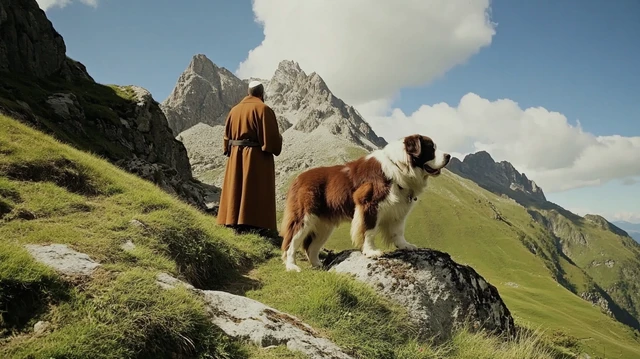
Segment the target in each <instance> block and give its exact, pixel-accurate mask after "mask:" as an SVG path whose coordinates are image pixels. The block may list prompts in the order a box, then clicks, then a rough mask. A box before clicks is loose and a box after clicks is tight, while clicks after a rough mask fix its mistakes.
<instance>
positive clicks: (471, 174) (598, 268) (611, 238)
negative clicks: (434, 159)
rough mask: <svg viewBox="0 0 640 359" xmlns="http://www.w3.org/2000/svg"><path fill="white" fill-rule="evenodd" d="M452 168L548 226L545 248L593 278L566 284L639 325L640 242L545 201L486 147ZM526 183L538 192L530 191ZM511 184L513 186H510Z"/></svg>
mask: <svg viewBox="0 0 640 359" xmlns="http://www.w3.org/2000/svg"><path fill="white" fill-rule="evenodd" d="M450 167H451V168H450V169H451V171H452V172H454V173H456V174H458V175H459V176H461V177H464V178H467V179H470V180H472V181H474V182H476V183H477V184H478V185H479V186H480V187H483V188H484V189H486V190H488V191H490V192H492V193H495V194H497V195H502V196H508V197H510V198H512V199H514V200H515V201H517V202H518V203H520V204H521V205H522V206H524V207H525V208H527V210H528V211H529V213H530V214H531V216H532V217H533V218H534V219H535V220H536V222H538V223H539V224H541V225H542V226H543V227H544V228H545V230H546V232H547V233H546V235H545V237H546V242H547V247H549V248H554V247H555V248H556V249H555V252H556V253H557V255H558V256H559V257H558V258H561V259H562V260H564V261H569V262H572V263H574V264H576V266H577V267H578V268H580V269H581V270H582V271H584V272H585V273H587V274H588V276H589V277H590V278H591V280H590V282H591V283H589V286H588V287H586V288H585V287H580V286H578V287H575V286H573V285H572V284H571V283H568V282H567V281H566V280H564V279H562V278H560V279H561V280H560V281H559V282H560V283H562V284H563V285H565V286H566V287H567V288H568V289H570V290H572V291H573V292H575V293H576V294H578V295H580V296H581V297H583V298H585V299H586V300H589V301H591V302H594V303H597V304H598V305H599V306H602V307H603V308H605V310H606V311H608V312H610V313H611V315H612V316H613V317H615V318H616V319H617V320H619V321H620V322H622V323H624V324H627V325H629V326H631V327H633V328H635V329H639V330H640V244H638V243H636V242H635V241H634V240H633V239H632V238H631V237H629V234H628V233H627V232H625V231H624V230H622V229H620V228H619V227H617V226H616V225H614V224H612V223H610V222H609V221H607V220H606V219H605V218H603V217H601V216H597V215H589V214H588V215H585V216H584V217H581V216H578V215H576V214H574V213H572V212H570V211H568V210H566V209H564V208H562V207H561V206H559V205H557V204H555V203H552V202H550V201H547V200H546V199H545V197H544V195H542V190H541V189H540V188H539V187H537V186H535V185H531V184H530V183H523V182H529V180H528V179H527V178H526V177H525V176H524V174H522V175H521V174H520V173H519V172H518V171H517V170H516V169H515V168H514V167H513V166H512V165H511V164H510V163H509V162H506V161H502V162H500V163H496V162H495V161H494V160H493V159H492V158H491V156H490V155H489V154H488V153H487V152H485V151H479V152H477V153H475V154H472V155H468V156H466V157H465V159H464V161H462V162H461V161H460V160H458V159H454V160H453V161H452V166H450ZM527 185H531V186H533V187H534V188H535V189H536V191H535V192H530V191H529V192H528V191H527V190H526V188H527ZM512 187H513V188H512Z"/></svg>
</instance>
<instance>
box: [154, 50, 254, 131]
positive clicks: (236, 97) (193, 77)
mask: <svg viewBox="0 0 640 359" xmlns="http://www.w3.org/2000/svg"><path fill="white" fill-rule="evenodd" d="M246 94H247V86H246V84H245V83H244V82H243V81H242V80H240V79H238V78H237V77H236V76H235V75H234V74H233V73H231V71H229V70H227V69H226V68H224V67H219V66H217V65H216V64H214V63H213V61H211V60H210V59H209V58H207V56H205V55H203V54H197V55H194V56H193V57H192V59H191V62H190V63H189V65H188V66H187V68H186V69H185V71H184V72H183V73H182V74H181V75H180V77H179V78H178V81H177V83H176V86H175V88H174V89H173V91H172V92H171V94H170V95H169V97H167V98H166V99H165V100H164V101H163V102H162V104H161V107H162V110H163V111H164V113H165V115H166V116H167V120H168V123H169V127H170V128H171V130H172V131H173V134H174V135H175V136H177V135H178V134H179V133H180V132H182V131H184V130H186V129H188V128H190V127H192V126H194V125H196V124H198V123H200V122H202V123H206V124H210V125H221V124H224V121H225V119H226V116H227V114H228V113H229V110H230V109H231V108H232V107H233V106H235V105H236V104H237V103H238V102H239V101H240V100H242V98H243V97H244V96H246Z"/></svg>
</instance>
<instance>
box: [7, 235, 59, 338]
mask: <svg viewBox="0 0 640 359" xmlns="http://www.w3.org/2000/svg"><path fill="white" fill-rule="evenodd" d="M67 291H68V288H67V287H66V285H65V284H64V283H62V282H61V281H60V280H59V279H58V277H57V275H56V273H54V272H53V271H52V270H51V269H49V268H48V267H45V266H44V265H41V264H39V263H37V262H35V261H34V260H33V258H32V257H31V256H30V255H29V253H28V252H27V251H26V250H24V249H23V248H21V247H20V246H18V245H15V244H12V243H10V242H9V241H8V240H6V241H2V242H0V338H2V337H3V336H6V335H10V334H12V333H15V332H19V331H20V330H22V329H24V328H25V327H27V326H28V325H30V324H33V319H34V318H36V317H37V316H39V315H41V314H43V313H44V312H46V310H47V307H48V305H49V304H51V303H55V302H58V301H60V300H64V299H65V298H66V296H67Z"/></svg>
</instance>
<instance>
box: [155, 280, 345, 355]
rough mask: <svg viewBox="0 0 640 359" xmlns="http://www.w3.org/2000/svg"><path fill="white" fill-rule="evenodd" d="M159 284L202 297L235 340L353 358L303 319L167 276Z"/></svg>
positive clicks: (308, 352)
mask: <svg viewBox="0 0 640 359" xmlns="http://www.w3.org/2000/svg"><path fill="white" fill-rule="evenodd" d="M157 282H158V285H160V286H162V287H163V288H166V289H169V288H173V287H175V286H178V285H182V286H185V287H186V288H188V289H190V290H192V291H193V292H195V293H197V294H199V295H200V296H201V297H202V298H203V299H204V301H205V303H206V305H207V310H208V311H209V314H210V316H211V321H212V322H213V323H214V324H215V325H217V326H218V327H219V328H220V329H222V330H223V331H224V332H225V333H226V334H227V335H229V336H230V337H232V338H236V339H240V340H249V341H251V342H252V343H254V344H255V345H257V346H259V347H262V348H265V347H270V346H273V345H286V346H287V348H289V350H291V351H297V352H301V353H304V354H305V355H307V356H308V357H309V358H318V359H323V358H326V359H350V358H351V356H349V355H347V354H346V353H345V352H343V351H342V350H341V349H340V348H339V347H338V346H337V345H335V344H334V343H332V342H331V341H330V340H328V339H326V338H323V337H322V336H320V335H319V334H318V333H317V332H316V330H314V329H313V328H312V327H310V326H309V325H307V324H305V323H303V322H302V321H300V319H298V318H296V317H293V316H291V315H289V314H286V313H283V312H281V311H279V310H277V309H274V308H271V307H269V306H266V305H264V304H262V303H260V302H258V301H255V300H253V299H250V298H247V297H242V296H238V295H234V294H230V293H227V292H221V291H213V290H200V289H196V288H194V287H193V286H191V285H189V284H187V283H184V282H182V281H179V280H177V279H176V278H173V277H171V276H170V275H168V274H165V273H161V274H159V275H158V277H157Z"/></svg>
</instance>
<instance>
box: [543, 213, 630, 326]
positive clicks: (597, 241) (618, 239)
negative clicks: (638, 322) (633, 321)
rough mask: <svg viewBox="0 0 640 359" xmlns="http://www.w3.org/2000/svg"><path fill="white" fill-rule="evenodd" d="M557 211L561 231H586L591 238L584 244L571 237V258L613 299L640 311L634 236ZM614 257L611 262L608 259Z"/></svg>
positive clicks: (569, 244) (569, 246)
mask: <svg viewBox="0 0 640 359" xmlns="http://www.w3.org/2000/svg"><path fill="white" fill-rule="evenodd" d="M547 215H548V216H551V215H553V216H554V217H555V221H556V223H557V226H558V228H559V231H560V232H561V233H564V234H565V235H566V236H567V237H570V236H571V231H573V232H574V233H576V232H579V233H582V234H583V235H584V237H585V240H586V242H587V244H586V245H582V244H580V243H577V242H573V241H567V243H566V245H567V248H568V252H569V253H570V256H571V258H572V259H573V260H574V261H575V262H576V265H578V266H579V267H580V268H583V269H584V270H585V271H586V272H587V273H588V274H589V275H590V276H591V277H592V278H593V279H594V280H595V282H596V283H598V284H599V285H600V286H601V287H602V288H606V289H607V291H608V292H609V293H610V294H611V296H612V297H613V299H614V300H615V301H616V302H617V303H619V304H621V305H623V306H624V307H625V308H627V309H628V310H629V311H630V312H631V314H632V315H634V316H635V317H638V316H639V315H640V281H639V280H638V278H639V276H640V245H638V244H637V243H635V241H634V240H633V239H632V238H629V237H622V236H619V235H616V234H615V233H613V232H611V231H608V230H604V229H602V228H601V227H599V226H598V225H597V224H595V223H591V222H590V221H588V220H586V219H583V218H579V219H576V221H578V223H572V221H571V220H570V219H568V218H566V217H562V216H561V215H558V214H555V213H554V214H547ZM609 260H612V262H609V263H611V264H610V266H609V265H607V262H608V261H609Z"/></svg>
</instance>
